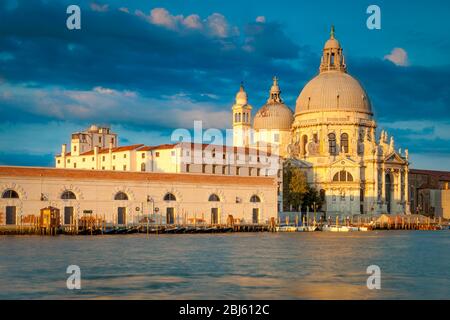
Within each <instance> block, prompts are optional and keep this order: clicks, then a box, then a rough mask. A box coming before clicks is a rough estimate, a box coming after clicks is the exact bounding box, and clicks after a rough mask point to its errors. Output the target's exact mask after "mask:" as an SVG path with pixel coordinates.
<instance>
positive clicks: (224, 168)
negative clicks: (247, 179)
mask: <svg viewBox="0 0 450 320" xmlns="http://www.w3.org/2000/svg"><path fill="white" fill-rule="evenodd" d="M226 170H227V167H225V166H223V167H222V174H226Z"/></svg>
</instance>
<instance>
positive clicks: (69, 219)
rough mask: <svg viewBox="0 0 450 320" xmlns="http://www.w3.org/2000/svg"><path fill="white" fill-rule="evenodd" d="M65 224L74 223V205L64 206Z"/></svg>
mask: <svg viewBox="0 0 450 320" xmlns="http://www.w3.org/2000/svg"><path fill="white" fill-rule="evenodd" d="M64 224H73V207H64Z"/></svg>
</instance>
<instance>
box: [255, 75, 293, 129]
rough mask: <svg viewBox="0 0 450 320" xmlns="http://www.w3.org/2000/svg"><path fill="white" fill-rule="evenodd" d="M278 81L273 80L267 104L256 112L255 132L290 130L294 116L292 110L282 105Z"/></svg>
mask: <svg viewBox="0 0 450 320" xmlns="http://www.w3.org/2000/svg"><path fill="white" fill-rule="evenodd" d="M280 94H281V91H280V88H279V86H278V79H277V78H276V77H275V78H273V85H272V88H271V89H270V96H269V99H268V100H267V103H266V104H265V105H264V106H262V107H261V109H259V110H258V112H257V113H256V114H255V117H254V119H253V128H254V129H255V130H290V129H291V126H292V122H293V121H294V115H293V113H292V110H291V109H289V107H288V106H286V105H285V104H284V103H283V100H282V99H281V96H280Z"/></svg>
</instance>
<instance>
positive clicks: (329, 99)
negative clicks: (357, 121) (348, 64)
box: [295, 71, 372, 114]
mask: <svg viewBox="0 0 450 320" xmlns="http://www.w3.org/2000/svg"><path fill="white" fill-rule="evenodd" d="M331 110H333V111H339V110H343V111H344V110H348V111H359V112H364V113H369V114H372V108H371V105H370V100H369V97H368V96H367V93H366V91H365V90H364V89H363V87H362V86H361V84H360V83H359V81H358V80H356V79H355V78H353V77H352V76H350V75H349V74H348V73H345V72H342V71H326V72H321V73H320V74H319V75H317V76H316V77H314V78H313V79H312V80H311V81H309V82H308V83H307V84H306V86H305V87H304V88H303V90H302V92H301V93H300V95H299V96H298V98H297V103H296V107H295V113H296V114H299V113H305V112H311V111H331Z"/></svg>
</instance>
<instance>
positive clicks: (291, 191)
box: [283, 161, 308, 211]
mask: <svg viewBox="0 0 450 320" xmlns="http://www.w3.org/2000/svg"><path fill="white" fill-rule="evenodd" d="M307 191H308V183H307V181H306V175H305V173H304V172H303V171H302V170H301V169H300V168H298V167H296V166H293V165H292V164H291V162H289V161H287V162H286V163H285V166H284V168H283V210H285V211H288V210H290V209H291V208H295V210H299V209H300V206H301V205H302V202H303V198H304V196H305V194H306V192H307Z"/></svg>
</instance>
